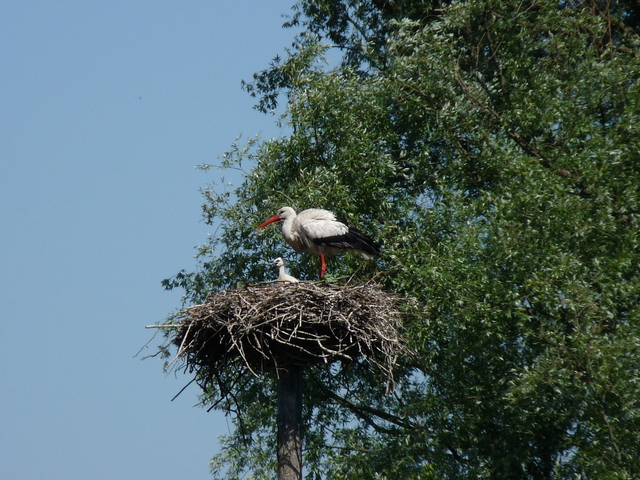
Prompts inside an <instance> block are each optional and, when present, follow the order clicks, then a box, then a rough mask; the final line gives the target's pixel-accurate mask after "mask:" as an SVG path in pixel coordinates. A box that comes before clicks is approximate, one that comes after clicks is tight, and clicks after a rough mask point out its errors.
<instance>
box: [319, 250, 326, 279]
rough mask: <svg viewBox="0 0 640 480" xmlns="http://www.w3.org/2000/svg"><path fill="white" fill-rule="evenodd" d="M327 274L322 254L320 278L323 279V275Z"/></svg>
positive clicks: (322, 254)
mask: <svg viewBox="0 0 640 480" xmlns="http://www.w3.org/2000/svg"><path fill="white" fill-rule="evenodd" d="M326 272H327V262H326V260H325V259H324V253H321V254H320V278H324V274H325V273H326Z"/></svg>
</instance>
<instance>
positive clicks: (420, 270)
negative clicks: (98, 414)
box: [165, 0, 640, 479]
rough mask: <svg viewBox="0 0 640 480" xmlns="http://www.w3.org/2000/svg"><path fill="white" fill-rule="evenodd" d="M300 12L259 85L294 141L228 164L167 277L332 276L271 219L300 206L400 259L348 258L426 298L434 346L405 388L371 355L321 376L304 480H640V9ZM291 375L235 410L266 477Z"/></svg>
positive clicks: (261, 387)
mask: <svg viewBox="0 0 640 480" xmlns="http://www.w3.org/2000/svg"><path fill="white" fill-rule="evenodd" d="M296 8H297V10H296V14H295V15H294V17H293V18H292V23H297V24H298V25H301V26H303V27H304V32H303V34H301V35H300V36H299V37H298V40H297V43H296V46H295V48H294V49H292V50H291V51H289V52H288V57H287V58H286V59H284V60H277V61H274V63H273V64H272V65H271V67H270V68H269V69H268V70H265V71H264V72H261V73H259V74H256V76H255V79H254V82H253V83H252V84H248V85H246V87H247V89H248V90H249V92H250V93H251V94H252V95H254V96H256V98H257V101H258V105H257V108H259V109H262V110H264V111H269V110H271V109H273V108H275V106H276V105H277V104H278V102H279V101H282V100H283V99H285V100H286V102H287V103H286V112H285V113H284V115H283V116H282V118H281V121H283V122H285V123H287V124H288V125H290V126H291V128H292V131H293V133H292V134H291V135H290V136H288V137H285V138H280V139H275V140H269V141H260V140H258V139H253V140H251V141H249V142H248V144H247V145H245V146H234V147H233V148H232V149H231V151H230V152H228V153H227V154H226V155H225V156H224V157H223V159H222V162H221V167H222V168H223V169H224V168H240V169H246V170H244V177H243V178H244V180H243V182H242V184H241V185H239V186H238V187H237V188H235V189H234V190H233V191H224V190H222V191H221V190H220V189H219V188H218V187H217V186H215V185H212V186H211V187H209V188H207V189H206V190H205V191H204V195H205V198H206V203H205V205H204V207H203V208H204V215H205V218H206V220H207V221H209V222H212V223H215V222H221V227H220V230H219V232H220V234H219V235H217V236H216V237H213V238H211V239H210V240H209V243H207V244H206V245H204V246H203V247H202V248H201V251H200V265H199V268H198V270H197V271H195V272H192V273H187V272H186V271H182V272H180V273H179V274H178V275H176V276H175V277H174V278H172V279H169V280H166V281H165V286H166V287H167V288H176V287H181V288H184V289H185V292H186V299H187V301H189V302H199V301H201V300H202V299H203V298H204V296H205V295H206V294H207V293H208V292H209V291H212V290H220V289H224V288H232V287H235V285H236V282H237V281H239V280H242V281H260V280H264V279H265V278H268V273H267V264H268V261H264V260H263V259H267V260H271V259H273V258H275V257H277V256H286V257H288V259H289V262H288V263H289V265H290V268H291V269H292V270H293V271H294V272H297V273H299V276H300V277H302V278H313V276H314V275H315V271H316V268H317V267H316V265H315V261H314V260H313V259H310V258H307V257H300V256H298V255H294V254H293V253H292V252H291V251H290V250H289V249H287V247H286V246H284V245H283V242H282V240H281V238H280V236H279V232H276V231H271V232H269V233H268V234H266V235H262V236H259V235H258V234H257V233H256V232H255V226H256V225H257V224H259V223H260V222H261V221H262V220H264V218H266V215H268V214H271V213H273V212H275V211H277V209H278V208H279V207H281V206H283V205H290V206H293V207H295V208H308V207H312V206H319V207H325V208H331V209H333V210H335V211H337V212H338V213H339V214H341V216H343V217H346V218H350V219H352V220H353V221H354V222H356V223H358V225H359V226H360V227H361V228H362V229H363V230H365V231H367V232H368V233H371V234H373V236H374V237H376V238H378V239H379V240H381V241H382V242H383V243H384V253H383V256H382V258H381V259H380V260H379V261H377V263H376V264H374V263H368V264H363V263H362V261H361V260H360V259H358V258H356V257H355V256H354V257H351V256H345V257H344V258H341V259H340V260H339V261H333V263H330V267H329V268H330V270H331V271H332V272H333V274H334V276H335V277H336V278H338V279H339V278H341V277H343V276H345V277H351V276H352V274H354V272H356V273H355V274H354V280H352V281H358V280H365V279H369V278H371V277H372V276H374V275H376V278H377V279H378V281H380V282H382V283H383V284H384V286H385V288H387V289H389V290H392V291H395V292H399V293H401V294H403V295H405V296H406V297H409V298H412V299H415V301H414V304H413V307H412V308H413V310H412V311H410V312H407V316H406V319H405V329H406V332H405V334H406V338H407V339H408V341H409V342H410V346H411V347H412V348H413V349H414V350H415V351H416V352H417V353H418V356H417V358H416V359H406V361H405V363H404V364H403V365H402V367H401V368H400V371H398V372H397V386H396V389H395V391H394V392H393V394H391V395H388V396H385V395H384V390H385V389H384V383H383V380H382V378H381V377H380V375H379V374H377V373H376V371H375V370H374V369H371V368H370V367H369V366H368V365H366V364H359V363H356V364H352V365H334V366H329V367H317V368H313V369H309V370H308V372H307V373H306V378H305V383H306V391H305V397H304V412H303V418H304V423H305V426H306V427H305V455H306V456H305V469H306V477H307V478H340V479H352V478H353V479H356V478H358V479H361V478H390V479H392V478H509V479H513V478H523V479H524V478H527V479H546V478H567V479H569V478H587V479H631V478H637V477H639V476H640V459H639V457H638V454H637V452H638V451H640V436H639V435H638V432H639V431H640V381H639V378H640V351H639V349H640V303H639V302H640V277H639V273H638V272H639V271H640V269H639V268H638V266H639V265H640V243H639V242H640V239H639V229H638V227H639V223H638V222H639V221H640V205H639V204H640V56H639V52H640V50H639V47H640V6H638V4H637V2H634V1H633V0H628V1H619V2H616V1H595V0H591V1H585V2H571V1H560V2H552V1H549V0H528V1H517V2H515V1H508V0H507V1H502V2H495V1H493V0H468V1H465V2H448V1H409V0H407V1H401V0H398V1H396V2H387V1H374V0H370V1H366V2H354V1H351V0H316V1H312V0H302V1H300V2H299V3H298V4H297V6H296ZM327 42H333V45H332V46H334V47H337V48H339V49H341V51H342V52H343V53H344V57H343V63H342V64H341V65H340V66H339V67H336V68H333V69H327V68H326V67H325V66H324V63H323V61H322V60H323V56H324V55H325V54H326V52H327V49H328V48H330V46H329V45H328V43H327ZM274 385H275V383H274V382H273V381H269V380H268V379H264V378H256V379H255V380H254V381H252V382H250V384H248V385H239V386H238V385H236V386H233V387H232V391H231V393H232V395H231V396H229V397H228V399H227V400H225V401H224V402H223V403H220V404H218V405H217V407H218V408H221V409H223V410H225V411H227V412H232V413H234V414H235V417H234V418H235V420H234V421H235V424H236V430H235V432H234V434H233V435H232V436H231V437H229V438H227V439H226V440H225V443H224V444H223V452H222V453H221V454H220V455H218V456H216V458H214V471H216V472H218V473H220V472H221V471H225V469H226V472H227V473H226V475H227V477H228V478H237V477H239V476H240V474H241V473H242V472H246V471H251V472H252V473H253V475H254V477H255V478H271V476H272V471H273V470H271V468H272V467H273V461H274V449H273V442H274V435H273V424H274V421H275V418H274V410H273V399H274ZM219 393H220V392H215V391H210V392H207V393H206V394H205V396H204V397H203V402H204V403H205V404H208V403H212V402H215V401H216V399H217V398H218V397H219ZM216 467H220V468H219V469H218V468H216Z"/></svg>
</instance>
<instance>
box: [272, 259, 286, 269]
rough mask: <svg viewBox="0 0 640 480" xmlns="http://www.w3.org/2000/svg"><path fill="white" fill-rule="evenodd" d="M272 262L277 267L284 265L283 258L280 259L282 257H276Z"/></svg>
mask: <svg viewBox="0 0 640 480" xmlns="http://www.w3.org/2000/svg"><path fill="white" fill-rule="evenodd" d="M273 264H274V265H275V266H276V267H278V268H280V267H283V266H284V260H283V259H282V257H278V258H276V259H275V260H274V261H273Z"/></svg>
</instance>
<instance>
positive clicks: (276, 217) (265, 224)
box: [258, 214, 280, 228]
mask: <svg viewBox="0 0 640 480" xmlns="http://www.w3.org/2000/svg"><path fill="white" fill-rule="evenodd" d="M278 220H280V215H278V214H276V215H274V216H273V217H269V218H268V219H267V220H266V221H265V222H263V223H261V224H260V225H258V228H264V227H266V226H267V225H269V224H270V223H273V222H277V221H278Z"/></svg>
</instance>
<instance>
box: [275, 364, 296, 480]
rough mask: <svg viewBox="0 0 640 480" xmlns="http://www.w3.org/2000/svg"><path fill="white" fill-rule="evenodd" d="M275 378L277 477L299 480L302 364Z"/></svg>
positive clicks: (289, 368)
mask: <svg viewBox="0 0 640 480" xmlns="http://www.w3.org/2000/svg"><path fill="white" fill-rule="evenodd" d="M279 373H280V377H279V378H278V400H277V402H278V404H277V407H278V419H277V421H278V480H302V434H301V431H300V424H301V423H302V367H298V366H293V365H290V366H289V367H288V368H287V370H286V371H280V372H279Z"/></svg>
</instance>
